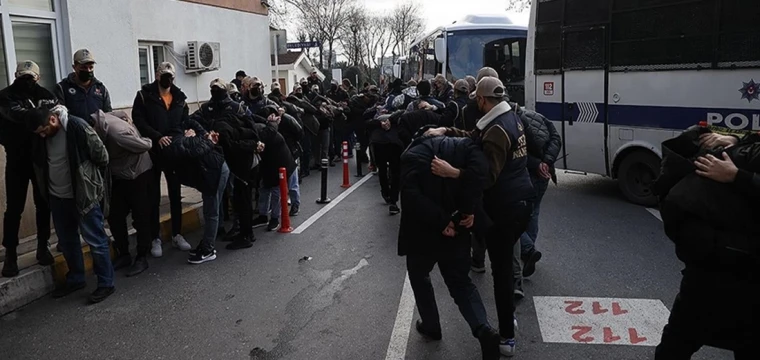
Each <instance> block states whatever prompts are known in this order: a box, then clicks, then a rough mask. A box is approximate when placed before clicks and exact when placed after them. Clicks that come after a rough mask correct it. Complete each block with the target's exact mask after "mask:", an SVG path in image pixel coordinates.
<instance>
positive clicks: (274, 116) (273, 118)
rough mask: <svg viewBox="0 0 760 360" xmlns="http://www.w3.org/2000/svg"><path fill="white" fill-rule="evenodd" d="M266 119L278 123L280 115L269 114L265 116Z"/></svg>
mask: <svg viewBox="0 0 760 360" xmlns="http://www.w3.org/2000/svg"><path fill="white" fill-rule="evenodd" d="M267 121H269V122H273V123H277V124H279V123H280V117H279V116H278V115H277V114H269V117H268V118H267Z"/></svg>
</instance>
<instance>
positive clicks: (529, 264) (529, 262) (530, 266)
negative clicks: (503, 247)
mask: <svg viewBox="0 0 760 360" xmlns="http://www.w3.org/2000/svg"><path fill="white" fill-rule="evenodd" d="M541 256H542V254H541V252H540V251H537V250H533V251H531V252H530V253H528V254H527V255H525V256H524V257H523V259H522V260H523V264H524V266H523V277H529V276H531V275H533V274H534V273H535V272H536V263H537V262H538V261H539V260H541Z"/></svg>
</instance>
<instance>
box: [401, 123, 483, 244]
mask: <svg viewBox="0 0 760 360" xmlns="http://www.w3.org/2000/svg"><path fill="white" fill-rule="evenodd" d="M434 156H437V157H438V158H440V159H443V160H445V161H447V162H448V163H449V164H451V165H452V166H454V167H456V168H458V169H461V171H462V172H461V176H460V177H459V178H458V179H448V178H442V177H438V176H435V175H433V174H432V172H431V171H430V164H431V162H432V160H433V157H434ZM487 172H488V161H487V160H486V157H485V155H484V154H483V152H482V151H481V150H480V148H479V147H478V145H476V144H475V142H473V141H472V140H471V139H468V138H450V137H444V136H439V137H432V138H431V137H423V138H420V139H416V140H414V142H413V143H412V144H411V145H410V147H409V148H408V149H407V150H406V151H405V152H404V153H403V155H401V207H402V208H403V209H404V212H403V213H402V214H401V225H400V229H399V237H398V254H399V255H401V256H404V255H409V254H425V253H428V254H429V253H432V252H435V251H436V250H438V249H441V248H443V247H446V246H447V245H449V246H450V245H451V244H452V242H454V241H462V240H461V238H454V239H452V238H445V237H443V236H442V232H443V230H444V229H445V228H446V226H447V225H448V223H449V221H451V217H452V214H453V213H454V212H455V211H459V212H461V213H462V214H475V222H476V229H475V230H476V231H479V230H478V228H487V227H488V226H490V221H489V220H488V218H487V217H486V216H485V215H484V214H483V211H482V198H483V184H484V183H485V177H486V173H487Z"/></svg>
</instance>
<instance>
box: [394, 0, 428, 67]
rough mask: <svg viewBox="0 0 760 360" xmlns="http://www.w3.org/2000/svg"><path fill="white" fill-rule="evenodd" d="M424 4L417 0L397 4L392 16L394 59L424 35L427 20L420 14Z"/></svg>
mask: <svg viewBox="0 0 760 360" xmlns="http://www.w3.org/2000/svg"><path fill="white" fill-rule="evenodd" d="M420 13H422V6H421V5H420V4H419V3H418V2H416V1H414V0H413V1H409V2H405V3H400V4H398V5H396V7H395V8H394V9H393V12H392V14H391V18H390V37H391V41H392V42H393V46H392V48H391V49H392V55H393V61H396V58H397V57H398V56H399V55H400V54H403V53H405V52H406V51H407V49H409V47H410V46H411V44H412V42H413V41H414V40H415V39H416V38H418V37H419V36H420V35H422V30H423V29H424V28H425V20H423V19H422V17H421V16H420Z"/></svg>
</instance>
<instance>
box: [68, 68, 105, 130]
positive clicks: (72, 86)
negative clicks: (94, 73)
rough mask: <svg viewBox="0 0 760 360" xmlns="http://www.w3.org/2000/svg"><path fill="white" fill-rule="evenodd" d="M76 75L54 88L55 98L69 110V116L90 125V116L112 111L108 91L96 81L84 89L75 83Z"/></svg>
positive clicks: (70, 75) (73, 74)
mask: <svg viewBox="0 0 760 360" xmlns="http://www.w3.org/2000/svg"><path fill="white" fill-rule="evenodd" d="M75 79H76V74H75V73H71V74H69V76H67V77H66V78H65V79H63V80H61V82H59V83H58V85H57V86H56V87H55V97H57V98H58V102H59V103H61V105H63V106H66V108H67V109H69V114H70V115H74V116H76V117H78V118H81V119H84V120H85V121H87V122H88V123H89V124H90V125H92V122H91V121H92V117H91V115H92V114H94V113H97V112H98V110H103V112H105V113H109V112H111V111H113V108H112V107H111V95H110V94H109V93H108V89H106V86H105V85H103V83H102V82H100V80H98V79H93V80H92V85H91V86H90V87H89V88H87V89H85V88H83V87H81V86H79V85H78V84H77V83H76V80H75Z"/></svg>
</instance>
